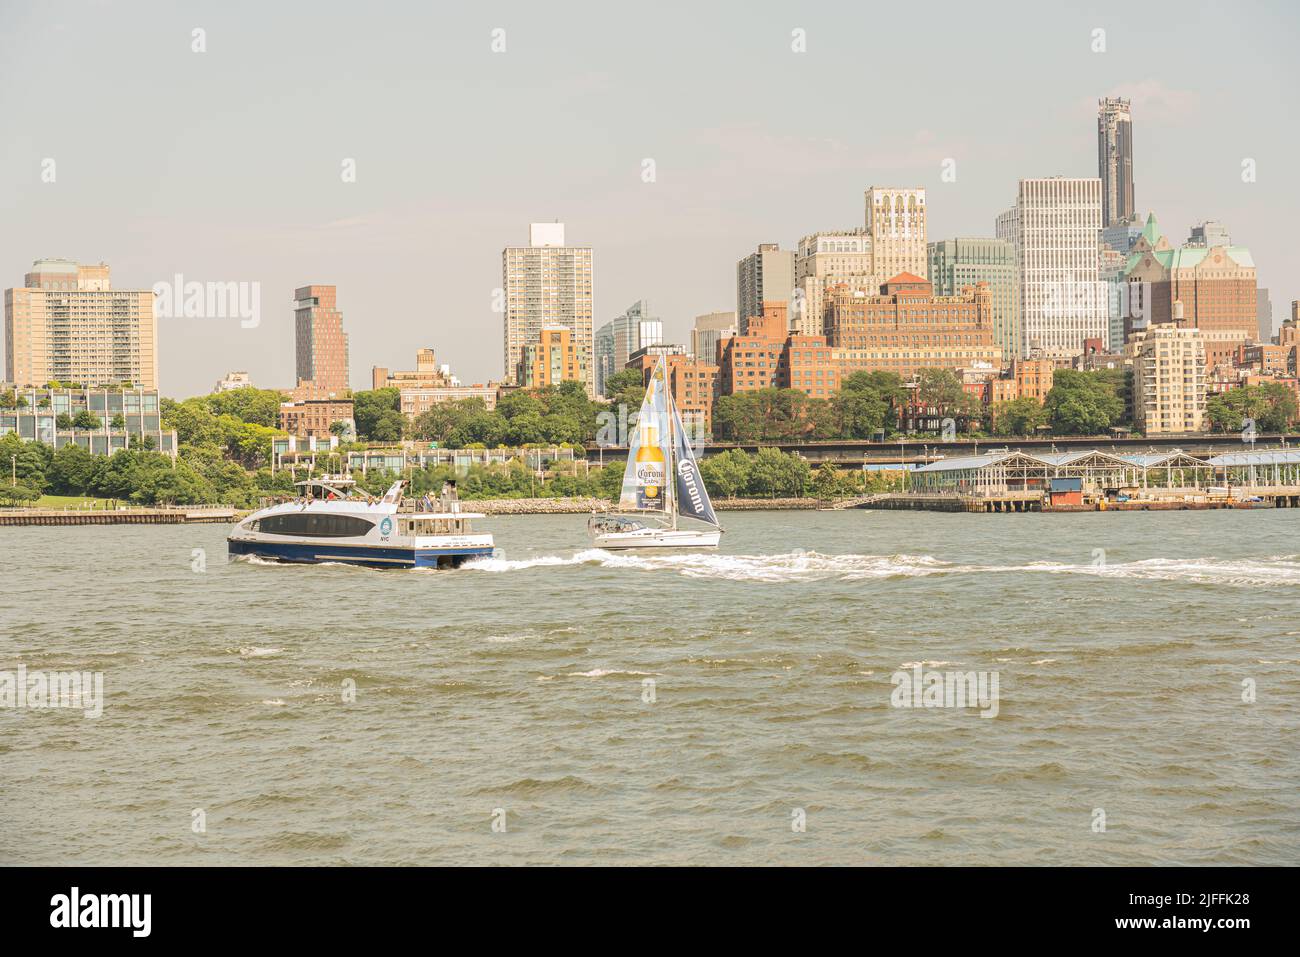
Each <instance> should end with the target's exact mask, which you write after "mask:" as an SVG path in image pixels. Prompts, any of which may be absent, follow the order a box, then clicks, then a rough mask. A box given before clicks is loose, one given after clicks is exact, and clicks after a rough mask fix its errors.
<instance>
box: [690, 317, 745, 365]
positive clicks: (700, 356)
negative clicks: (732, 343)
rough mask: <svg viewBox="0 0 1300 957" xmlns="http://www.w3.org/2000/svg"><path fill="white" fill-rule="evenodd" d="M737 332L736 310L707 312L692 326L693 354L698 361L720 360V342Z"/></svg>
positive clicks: (714, 362) (715, 362) (697, 318)
mask: <svg viewBox="0 0 1300 957" xmlns="http://www.w3.org/2000/svg"><path fill="white" fill-rule="evenodd" d="M735 334H736V314H735V313H734V312H706V313H705V314H704V315H702V316H696V317H695V325H694V326H692V327H691V354H692V355H693V356H694V357H695V361H696V362H706V363H712V364H714V365H716V364H717V362H718V343H719V342H720V341H721V340H723V339H726V338H728V337H730V336H734V335H735Z"/></svg>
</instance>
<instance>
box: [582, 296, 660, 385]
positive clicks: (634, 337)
mask: <svg viewBox="0 0 1300 957" xmlns="http://www.w3.org/2000/svg"><path fill="white" fill-rule="evenodd" d="M663 341H664V324H663V322H662V321H661V320H660V319H658V318H656V317H654V316H652V315H650V306H649V305H648V304H647V303H646V301H645V300H644V299H638V300H637V301H636V302H634V303H632V305H630V306H628V307H627V309H626V310H625V311H624V312H623V314H622V315H620V316H616V317H615V318H613V319H611V320H610V321H609V322H607V323H605V324H604V325H603V326H601V327H600V328H599V329H598V330H596V335H595V354H596V373H595V382H596V394H597V395H601V396H603V395H604V394H605V380H606V379H608V378H609V377H610V376H612V375H613V374H614V373H616V372H619V371H621V370H622V369H623V368H624V367H625V366H626V365H627V361H628V358H629V357H630V356H631V355H632V353H634V352H636V351H637V350H638V349H643V348H645V347H646V346H655V345H659V344H660V343H662V342H663Z"/></svg>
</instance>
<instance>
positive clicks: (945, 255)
mask: <svg viewBox="0 0 1300 957" xmlns="http://www.w3.org/2000/svg"><path fill="white" fill-rule="evenodd" d="M929 253H930V282H931V284H932V285H933V286H934V294H935V295H936V296H956V295H960V293H961V291H962V290H963V289H964V288H966V287H967V286H972V287H974V286H978V285H979V284H980V283H987V284H988V287H989V298H990V304H989V308H990V314H991V318H992V322H993V341H994V342H995V343H996V344H997V347H998V348H999V349H1000V350H1002V361H1003V362H1010V361H1011V360H1013V359H1015V358H1016V357H1017V356H1019V355H1020V345H1021V335H1020V285H1019V283H1017V281H1016V247H1015V245H1014V244H1012V243H1010V242H1008V241H1007V240H1005V239H987V238H982V237H981V238H971V237H961V238H958V239H944V240H940V241H938V242H933V243H930V244H929Z"/></svg>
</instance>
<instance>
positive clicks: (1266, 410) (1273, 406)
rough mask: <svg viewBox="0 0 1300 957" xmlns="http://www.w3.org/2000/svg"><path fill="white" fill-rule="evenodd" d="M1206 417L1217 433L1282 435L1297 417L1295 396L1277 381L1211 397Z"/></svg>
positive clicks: (1239, 388) (1208, 401)
mask: <svg viewBox="0 0 1300 957" xmlns="http://www.w3.org/2000/svg"><path fill="white" fill-rule="evenodd" d="M1205 414H1206V416H1207V417H1208V418H1209V424H1210V427H1211V428H1212V429H1213V430H1214V431H1216V432H1239V431H1240V432H1250V431H1254V432H1285V431H1287V430H1288V429H1289V428H1290V427H1291V426H1292V424H1293V423H1294V422H1295V421H1296V418H1297V409H1296V397H1295V393H1294V392H1292V391H1291V390H1290V389H1289V388H1287V387H1286V386H1285V385H1283V384H1282V383H1280V382H1266V383H1264V384H1263V385H1251V386H1240V387H1238V388H1236V389H1232V390H1231V391H1229V392H1225V393H1223V394H1222V395H1212V396H1210V398H1209V399H1208V400H1207V401H1206V403H1205Z"/></svg>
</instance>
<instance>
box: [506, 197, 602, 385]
mask: <svg viewBox="0 0 1300 957" xmlns="http://www.w3.org/2000/svg"><path fill="white" fill-rule="evenodd" d="M501 269H502V289H503V290H504V294H505V329H504V333H505V374H506V379H507V381H509V382H511V383H512V384H515V385H519V384H521V383H519V382H518V381H517V379H516V378H515V376H516V374H517V372H518V369H519V361H520V359H522V358H523V351H524V347H525V346H527V345H529V344H531V343H535V342H537V341H538V340H539V336H540V334H541V331H542V329H543V328H544V327H547V326H566V327H567V328H568V329H569V330H570V331H571V332H572V334H573V336H572V338H573V345H574V348H575V349H576V350H577V353H578V354H580V355H581V357H582V365H583V375H584V376H585V379H584V381H585V383H586V386H587V393H588V394H589V395H594V394H595V385H596V381H595V361H594V356H593V350H592V346H593V343H592V338H593V329H592V314H593V313H592V259H591V247H590V246H569V245H566V244H565V240H564V224H563V223H533V224H531V225H530V226H529V228H528V245H527V246H507V247H506V248H505V249H504V250H503V251H502V253H501Z"/></svg>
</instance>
